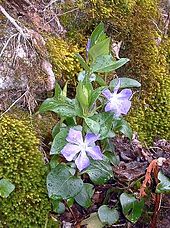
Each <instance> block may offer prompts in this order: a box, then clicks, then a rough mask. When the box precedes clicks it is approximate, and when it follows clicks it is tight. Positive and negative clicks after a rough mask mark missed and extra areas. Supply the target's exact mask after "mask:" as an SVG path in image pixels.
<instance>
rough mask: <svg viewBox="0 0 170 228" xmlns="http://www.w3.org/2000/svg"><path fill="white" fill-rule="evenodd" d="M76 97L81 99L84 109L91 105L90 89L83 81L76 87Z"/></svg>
mask: <svg viewBox="0 0 170 228" xmlns="http://www.w3.org/2000/svg"><path fill="white" fill-rule="evenodd" d="M76 98H77V100H78V101H79V103H80V105H81V107H82V109H83V110H84V109H87V108H88V106H89V91H88V88H87V87H86V85H84V84H83V82H81V81H80V82H79V83H78V86H77V88H76Z"/></svg>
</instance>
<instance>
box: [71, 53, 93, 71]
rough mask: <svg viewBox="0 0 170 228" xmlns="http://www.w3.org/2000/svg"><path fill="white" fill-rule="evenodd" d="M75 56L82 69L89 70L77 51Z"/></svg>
mask: <svg viewBox="0 0 170 228" xmlns="http://www.w3.org/2000/svg"><path fill="white" fill-rule="evenodd" d="M75 56H76V57H77V59H78V61H79V63H80V65H81V66H82V67H83V69H85V71H87V72H88V71H89V70H90V68H89V66H88V65H87V63H86V62H85V60H84V59H83V57H82V56H81V55H80V54H78V53H77V54H76V55H75Z"/></svg>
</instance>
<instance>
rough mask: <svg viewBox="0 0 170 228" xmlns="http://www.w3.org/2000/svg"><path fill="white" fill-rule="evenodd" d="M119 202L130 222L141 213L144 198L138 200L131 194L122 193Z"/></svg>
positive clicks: (134, 220)
mask: <svg viewBox="0 0 170 228" xmlns="http://www.w3.org/2000/svg"><path fill="white" fill-rule="evenodd" d="M120 203H121V206H122V210H123V214H124V215H125V217H126V218H127V219H128V220H129V221H131V222H132V223H136V222H137V221H138V219H139V218H140V216H141V215H142V212H143V208H144V200H143V199H142V200H141V201H138V200H137V199H136V198H135V197H134V196H133V195H132V194H127V193H122V194H121V195H120Z"/></svg>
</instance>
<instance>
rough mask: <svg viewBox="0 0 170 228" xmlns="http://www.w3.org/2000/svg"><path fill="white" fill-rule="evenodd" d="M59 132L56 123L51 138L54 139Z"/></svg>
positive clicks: (58, 124)
mask: <svg viewBox="0 0 170 228" xmlns="http://www.w3.org/2000/svg"><path fill="white" fill-rule="evenodd" d="M59 132H60V122H58V123H57V124H56V125H55V126H54V127H53V129H52V137H53V139H54V137H55V136H56V135H57V134H58V133H59Z"/></svg>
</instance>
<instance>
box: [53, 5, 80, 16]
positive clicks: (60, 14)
mask: <svg viewBox="0 0 170 228" xmlns="http://www.w3.org/2000/svg"><path fill="white" fill-rule="evenodd" d="M78 9H79V8H78V7H77V8H74V9H72V10H68V11H66V12H64V13H59V14H57V16H63V15H65V14H67V13H72V12H74V11H76V10H78Z"/></svg>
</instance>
